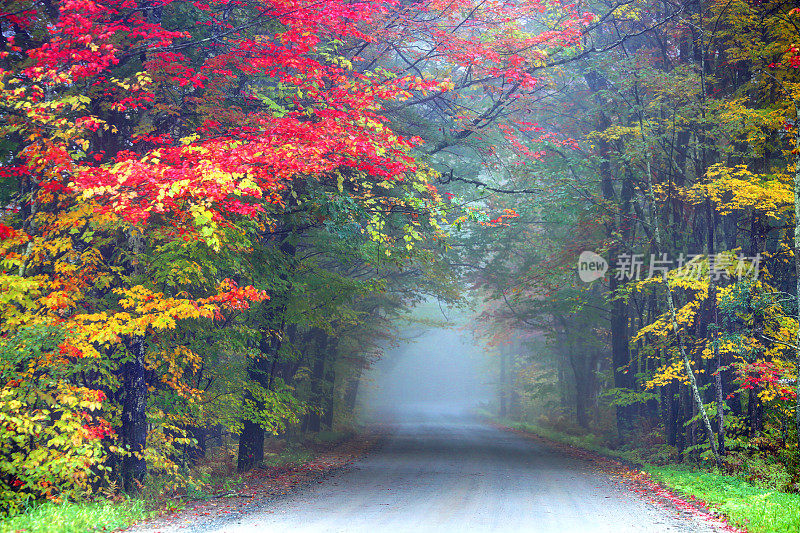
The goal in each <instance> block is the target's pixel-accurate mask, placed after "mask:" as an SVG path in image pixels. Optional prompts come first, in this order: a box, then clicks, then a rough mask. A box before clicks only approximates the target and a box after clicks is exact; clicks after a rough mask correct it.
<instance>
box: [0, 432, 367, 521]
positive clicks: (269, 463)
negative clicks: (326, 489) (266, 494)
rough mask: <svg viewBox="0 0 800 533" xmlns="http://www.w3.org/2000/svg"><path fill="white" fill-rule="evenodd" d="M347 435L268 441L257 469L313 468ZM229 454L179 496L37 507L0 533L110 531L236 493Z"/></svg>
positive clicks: (149, 490)
mask: <svg viewBox="0 0 800 533" xmlns="http://www.w3.org/2000/svg"><path fill="white" fill-rule="evenodd" d="M354 435H355V434H354V433H353V432H343V431H337V432H331V431H326V432H321V433H320V434H318V435H315V436H314V437H313V438H310V439H306V440H305V441H303V442H294V443H288V442H280V441H278V439H269V440H270V444H271V446H270V444H268V446H267V449H266V450H265V453H264V462H263V463H262V464H261V469H262V470H264V472H266V475H269V472H270V471H283V470H286V469H292V468H301V467H302V466H303V465H306V464H309V463H313V462H314V461H315V459H316V458H317V457H318V456H319V455H320V454H322V453H324V452H325V451H327V450H331V449H334V448H337V447H338V446H341V445H342V444H344V443H346V442H347V441H348V439H350V438H352V437H353V436H354ZM234 456H235V454H233V453H232V452H231V451H229V450H228V451H224V452H223V451H220V452H219V453H216V454H213V455H212V456H209V457H208V458H207V459H206V460H204V461H203V462H202V463H201V464H200V465H198V466H196V467H195V468H193V470H192V472H191V474H190V475H191V476H192V478H193V479H194V486H193V487H190V488H189V489H188V490H187V491H185V493H182V494H165V493H164V491H163V490H162V488H161V487H163V485H164V480H162V479H151V480H149V481H148V482H147V483H145V487H144V488H143V490H142V496H140V497H138V498H128V499H123V498H117V499H115V500H98V501H84V502H63V503H58V504H56V503H52V502H43V503H37V504H32V505H31V506H30V507H29V508H28V509H27V510H26V511H25V512H23V513H21V514H18V515H15V516H13V517H8V518H0V533H22V532H24V533H87V532H94V531H116V530H121V529H125V528H127V527H129V526H131V525H133V524H134V523H136V522H141V521H143V520H148V519H151V518H154V517H157V516H159V515H162V514H164V513H168V512H172V511H176V510H179V509H182V508H183V507H184V504H185V503H186V502H187V501H189V502H191V501H206V500H212V499H214V498H219V497H221V496H228V495H230V494H231V493H236V492H238V491H240V490H241V489H242V486H243V485H245V484H246V483H247V480H246V476H244V475H239V474H236V473H235V464H234V463H233V459H232V458H233V457H234Z"/></svg>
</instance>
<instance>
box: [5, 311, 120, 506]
mask: <svg viewBox="0 0 800 533" xmlns="http://www.w3.org/2000/svg"><path fill="white" fill-rule="evenodd" d="M64 339H65V335H64V332H63V331H61V330H60V329H58V328H56V327H54V326H48V325H41V324H40V325H36V326H29V327H23V328H20V329H19V330H18V331H17V332H16V333H14V334H11V335H7V336H5V337H3V338H0V443H2V447H0V516H8V515H13V514H16V513H18V512H20V511H21V510H23V509H25V508H27V507H28V506H29V505H30V504H31V503H33V502H34V501H39V500H44V499H49V500H54V501H59V500H61V499H63V498H65V497H69V498H75V497H80V496H81V495H84V494H86V493H88V492H90V489H91V486H90V483H91V482H92V481H93V479H94V476H96V474H98V473H99V472H100V471H101V470H102V469H103V468H104V467H103V461H104V459H105V453H104V447H103V445H102V444H101V440H102V439H103V437H105V436H107V435H110V434H111V433H112V430H111V428H110V426H109V424H108V423H107V422H106V421H105V420H104V419H102V418H101V417H99V416H97V414H94V413H96V412H97V411H98V410H99V409H100V408H101V407H102V405H103V401H104V400H105V394H104V393H103V392H102V391H99V390H93V389H89V388H86V387H82V386H80V385H79V384H78V381H77V379H76V377H77V376H78V375H79V373H80V372H82V371H86V370H90V371H94V370H96V369H94V368H92V367H93V366H94V364H93V362H91V361H82V357H81V354H80V353H78V352H77V351H75V350H74V349H72V348H71V347H70V346H69V345H68V344H66V343H65V340H64Z"/></svg>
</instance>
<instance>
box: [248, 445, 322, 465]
mask: <svg viewBox="0 0 800 533" xmlns="http://www.w3.org/2000/svg"><path fill="white" fill-rule="evenodd" d="M312 459H314V452H312V451H311V450H306V449H305V448H301V447H298V446H290V447H288V448H286V449H285V450H283V451H281V452H279V453H266V454H264V461H263V462H262V463H261V464H262V465H264V466H275V467H283V466H299V465H302V464H304V463H308V462H309V461H311V460H312Z"/></svg>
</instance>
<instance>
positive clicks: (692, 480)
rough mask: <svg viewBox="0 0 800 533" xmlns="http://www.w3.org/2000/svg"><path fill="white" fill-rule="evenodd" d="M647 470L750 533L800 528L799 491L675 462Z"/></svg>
mask: <svg viewBox="0 0 800 533" xmlns="http://www.w3.org/2000/svg"><path fill="white" fill-rule="evenodd" d="M645 470H646V471H647V472H648V473H649V474H650V475H652V476H653V477H654V478H655V479H657V480H658V481H660V482H661V483H663V484H664V485H666V486H668V487H670V488H672V489H675V490H677V491H679V492H681V493H683V494H687V495H691V496H694V497H696V498H699V499H701V500H703V501H705V502H706V503H707V504H709V506H710V507H712V508H714V509H716V510H718V511H719V512H721V513H722V514H724V515H725V516H726V517H728V522H729V523H730V524H731V525H734V526H739V527H746V528H747V530H748V531H749V532H750V533H787V532H797V531H800V495H798V494H786V493H783V492H777V491H775V490H769V489H766V488H761V487H756V486H754V485H752V484H750V483H748V482H746V481H744V480H741V479H738V478H735V477H732V476H726V475H720V474H715V473H711V472H697V471H691V470H689V469H686V468H679V467H672V466H647V467H645Z"/></svg>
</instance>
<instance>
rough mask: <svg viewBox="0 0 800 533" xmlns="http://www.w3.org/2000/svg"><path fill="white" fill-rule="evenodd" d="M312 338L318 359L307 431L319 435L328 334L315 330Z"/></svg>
mask: <svg viewBox="0 0 800 533" xmlns="http://www.w3.org/2000/svg"><path fill="white" fill-rule="evenodd" d="M312 338H313V339H315V341H316V357H315V359H314V365H313V367H312V369H311V394H310V395H309V400H308V403H309V411H308V418H307V419H308V424H307V426H306V429H307V430H308V431H312V432H314V433H318V432H319V430H320V429H321V422H322V418H321V412H322V400H323V388H322V387H323V381H324V380H325V359H326V357H327V351H328V334H327V333H325V331H323V330H322V329H320V328H314V330H313V335H312Z"/></svg>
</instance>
